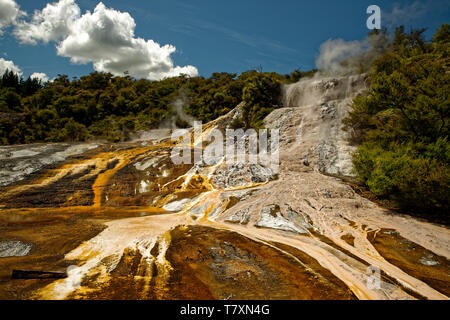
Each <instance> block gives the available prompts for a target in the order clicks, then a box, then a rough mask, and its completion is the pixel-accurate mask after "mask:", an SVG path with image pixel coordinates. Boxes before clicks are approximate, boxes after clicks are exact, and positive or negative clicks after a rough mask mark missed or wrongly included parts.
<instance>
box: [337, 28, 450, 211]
mask: <svg viewBox="0 0 450 320" xmlns="http://www.w3.org/2000/svg"><path fill="white" fill-rule="evenodd" d="M424 32H425V29H421V30H412V31H410V32H405V30H404V28H403V27H400V28H397V29H396V31H395V34H394V37H393V39H392V41H391V43H390V45H389V47H388V48H387V50H386V51H385V52H384V54H383V55H381V56H380V57H379V58H377V59H376V60H375V61H374V62H373V63H372V66H371V71H370V90H369V92H367V94H365V95H363V96H360V97H358V98H356V99H355V101H354V103H353V106H352V111H351V113H350V115H349V116H348V118H347V119H345V121H344V122H345V126H346V129H347V130H348V131H349V132H350V133H351V137H352V142H353V143H355V144H357V145H358V152H356V153H355V154H354V156H353V164H354V168H355V171H356V173H357V175H358V177H359V179H360V180H361V181H362V182H363V183H364V184H365V185H366V186H367V187H368V188H369V189H370V191H372V192H373V193H375V194H376V195H377V196H380V197H384V198H389V199H392V200H395V201H396V202H397V203H398V204H399V205H400V206H401V207H402V208H404V209H408V208H412V209H414V210H416V211H417V210H427V211H429V210H430V209H431V208H433V209H434V211H436V212H442V213H444V214H445V215H448V210H449V201H450V166H449V164H450V145H449V141H448V139H449V137H448V135H449V129H450V128H449V119H450V118H449V116H450V114H449V103H450V99H449V93H450V74H449V73H450V58H449V53H450V26H449V25H448V24H444V25H442V27H441V28H440V29H439V30H438V31H437V32H436V34H435V35H434V37H433V39H432V40H431V41H426V40H425V39H424V35H423V34H424Z"/></svg>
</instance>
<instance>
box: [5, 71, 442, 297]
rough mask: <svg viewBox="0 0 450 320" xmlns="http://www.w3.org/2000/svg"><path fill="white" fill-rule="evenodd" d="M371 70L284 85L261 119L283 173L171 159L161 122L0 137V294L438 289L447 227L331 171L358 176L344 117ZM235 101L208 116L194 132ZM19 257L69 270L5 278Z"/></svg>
mask: <svg viewBox="0 0 450 320" xmlns="http://www.w3.org/2000/svg"><path fill="white" fill-rule="evenodd" d="M366 81H367V77H366V76H365V75H358V76H353V77H348V78H327V79H312V80H303V81H301V82H299V83H297V84H294V85H290V86H288V87H286V88H284V93H285V96H284V99H285V102H284V104H285V108H282V109H278V110H275V111H274V112H273V113H272V114H271V115H269V116H268V117H267V118H266V120H265V124H266V127H268V128H272V129H279V130H280V134H281V140H280V145H279V154H280V160H281V163H280V170H279V172H275V171H274V170H272V169H271V168H270V167H267V166H265V165H262V164H247V163H228V162H227V161H225V159H218V160H219V161H217V162H216V163H215V164H213V165H205V164H202V163H197V164H195V165H187V164H182V165H175V164H174V163H173V162H172V161H171V158H170V154H171V151H172V149H173V147H174V146H175V145H176V142H174V141H170V140H168V139H165V136H164V135H161V134H159V133H158V134H157V135H156V136H155V137H153V136H152V137H153V138H152V139H151V140H147V139H137V140H136V141H134V142H130V143H122V144H116V145H107V144H102V143H98V144H74V145H71V144H41V145H30V146H13V147H2V148H0V298H2V299H448V297H449V296H450V292H449V289H448V287H449V285H448V284H449V283H450V276H449V270H450V268H449V266H450V264H449V260H448V259H449V257H450V232H449V229H448V228H447V227H445V226H441V225H436V224H432V223H428V222H424V221H419V220H417V219H414V218H412V217H410V216H406V215H401V214H399V213H393V212H390V211H389V210H387V209H383V208H381V207H379V206H377V205H376V204H375V203H373V202H371V201H369V200H367V199H365V198H363V197H361V196H360V195H358V194H357V193H356V192H355V191H354V190H353V189H352V188H351V187H350V186H349V185H347V184H345V183H343V182H342V181H341V180H340V179H339V178H336V177H332V176H330V175H335V176H349V175H351V174H352V171H351V152H352V151H353V150H354V147H352V146H350V145H349V144H348V142H347V140H348V139H347V136H346V133H345V132H343V131H342V130H341V126H342V125H341V120H342V119H343V118H344V117H345V115H346V112H347V111H348V107H349V103H350V102H351V100H352V98H354V97H355V96H356V95H358V94H360V93H361V92H363V91H364V90H365V88H366ZM239 112H240V108H239V107H238V108H237V109H236V110H234V111H233V112H231V113H230V114H228V115H226V116H224V117H222V118H219V119H217V120H216V121H213V122H211V123H209V124H206V125H204V127H203V132H204V133H203V135H202V136H201V139H207V138H208V136H209V135H210V134H211V130H212V129H214V128H217V129H220V130H222V131H223V130H224V129H226V128H227V125H228V124H229V123H230V122H231V121H232V119H233V117H237V116H239ZM147 136H148V135H147ZM194 145H195V146H196V147H197V148H201V147H203V146H204V144H202V143H199V141H198V140H197V141H196V142H195V143H194ZM13 269H22V270H44V271H66V270H67V272H68V277H67V278H65V279H59V280H51V279H45V280H13V279H11V272H12V270H13ZM373 270H378V271H379V275H380V276H379V283H378V284H379V286H375V287H374V286H373V285H372V284H373V281H372V280H373Z"/></svg>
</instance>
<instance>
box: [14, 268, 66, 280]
mask: <svg viewBox="0 0 450 320" xmlns="http://www.w3.org/2000/svg"><path fill="white" fill-rule="evenodd" d="M11 278H12V279H63V278H67V273H65V272H48V271H27V270H13V272H12V275H11Z"/></svg>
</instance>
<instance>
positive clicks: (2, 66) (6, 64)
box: [0, 58, 22, 75]
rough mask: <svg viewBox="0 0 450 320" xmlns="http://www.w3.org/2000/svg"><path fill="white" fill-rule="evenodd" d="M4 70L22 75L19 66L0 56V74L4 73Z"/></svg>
mask: <svg viewBox="0 0 450 320" xmlns="http://www.w3.org/2000/svg"><path fill="white" fill-rule="evenodd" d="M6 70H9V71H13V72H14V73H17V74H18V75H22V70H20V68H19V67H18V66H16V65H15V64H14V62H12V61H9V60H5V59H3V58H0V75H2V74H3V73H5V71H6Z"/></svg>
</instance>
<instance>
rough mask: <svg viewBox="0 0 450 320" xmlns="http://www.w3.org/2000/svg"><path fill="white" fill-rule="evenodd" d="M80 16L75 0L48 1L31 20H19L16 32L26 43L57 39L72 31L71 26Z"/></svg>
mask: <svg viewBox="0 0 450 320" xmlns="http://www.w3.org/2000/svg"><path fill="white" fill-rule="evenodd" d="M79 16H80V8H79V7H78V6H77V4H76V3H75V1H74V0H60V1H59V2H55V3H48V4H47V5H46V6H45V8H44V9H42V10H41V11H40V10H36V11H35V12H34V14H33V18H32V19H31V21H30V22H26V21H20V22H18V23H17V26H16V28H15V30H14V34H15V36H16V38H17V39H19V41H20V42H22V43H26V44H36V43H37V42H38V41H42V42H44V43H48V42H50V41H57V40H60V39H62V38H63V37H65V36H66V35H67V34H68V33H69V32H70V26H71V25H72V24H73V23H74V22H75V20H76V19H78V18H79Z"/></svg>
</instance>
